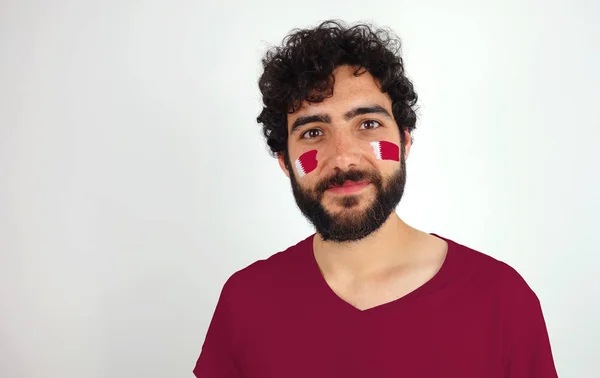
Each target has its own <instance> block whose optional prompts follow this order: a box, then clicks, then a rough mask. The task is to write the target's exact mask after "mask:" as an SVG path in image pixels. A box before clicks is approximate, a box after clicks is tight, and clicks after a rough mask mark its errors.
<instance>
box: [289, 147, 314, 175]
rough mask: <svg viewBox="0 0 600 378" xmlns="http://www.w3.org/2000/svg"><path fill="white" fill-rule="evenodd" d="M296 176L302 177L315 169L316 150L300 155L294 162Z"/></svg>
mask: <svg viewBox="0 0 600 378" xmlns="http://www.w3.org/2000/svg"><path fill="white" fill-rule="evenodd" d="M294 165H295V166H296V172H298V176H300V177H304V176H305V175H307V174H308V173H310V172H312V171H314V170H315V168H317V150H310V151H307V152H305V153H303V154H302V155H300V157H299V158H298V159H296V161H295V162H294Z"/></svg>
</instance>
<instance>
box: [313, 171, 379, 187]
mask: <svg viewBox="0 0 600 378" xmlns="http://www.w3.org/2000/svg"><path fill="white" fill-rule="evenodd" d="M363 180H367V181H369V182H371V183H374V184H376V185H378V184H379V183H380V182H381V177H380V175H379V174H377V173H375V172H367V171H361V170H357V169H352V170H349V171H345V172H342V171H337V172H336V173H335V174H333V175H331V176H329V177H326V178H324V179H322V180H321V181H319V182H318V183H317V185H316V186H315V189H314V190H315V191H316V192H317V193H324V192H325V191H326V190H327V189H329V188H330V187H332V186H341V185H343V184H344V183H345V182H346V181H363Z"/></svg>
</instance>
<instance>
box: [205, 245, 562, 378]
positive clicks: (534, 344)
mask: <svg viewBox="0 0 600 378" xmlns="http://www.w3.org/2000/svg"><path fill="white" fill-rule="evenodd" d="M433 235H435V236H437V237H439V238H442V239H444V240H445V241H446V242H447V243H448V253H447V255H446V259H445V261H444V263H443V265H442V267H441V268H440V270H439V271H438V273H437V274H436V275H435V276H434V277H433V278H432V279H431V280H429V281H428V282H426V283H425V284H423V285H422V286H421V287H419V288H417V289H416V290H414V291H412V292H411V293H409V294H407V295H405V296H404V297H402V298H400V299H398V300H395V301H393V302H389V303H387V304H383V305H380V306H377V307H374V308H371V309H368V310H365V311H361V310H358V309H356V308H355V307H353V306H351V305H350V304H348V303H346V302H345V301H343V300H342V299H341V298H339V297H338V296H337V295H336V294H335V293H334V292H333V290H331V288H330V287H329V286H328V285H327V282H326V281H325V279H324V278H323V276H322V275H321V272H320V270H319V267H318V265H317V262H316V260H315V258H314V254H313V244H312V242H313V237H314V234H313V235H311V236H309V237H308V238H306V239H304V240H302V241H301V242H299V243H298V244H296V245H295V246H292V247H290V248H288V249H287V250H285V251H282V252H279V253H277V254H275V255H273V256H271V257H270V258H268V259H265V260H260V261H257V262H255V263H253V264H252V265H250V266H248V267H246V268H245V269H242V270H240V271H238V272H236V273H235V274H233V275H232V276H231V277H230V278H229V279H228V280H227V282H226V283H225V285H224V286H223V290H222V292H221V296H220V298H219V301H218V304H217V306H216V310H215V312H214V315H213V318H212V321H211V323H210V326H209V329H208V332H207V334H206V338H205V340H204V343H203V347H202V351H201V353H200V357H199V358H198V360H197V363H196V366H195V368H194V371H193V372H194V374H195V375H196V377H198V378H309V377H310V378H337V377H342V378H354V377H356V378H367V377H369V378H371V377H374V378H387V377H390V378H391V377H396V378H397V377H407V378H420V377H423V378H425V377H426V378H438V377H440V378H441V377H443V378H453V377H456V378H484V377H485V378H496V377H497V378H500V377H503V378H517V377H518V378H552V377H557V373H556V369H555V366H554V361H553V357H552V351H551V347H550V342H549V339H548V334H547V330H546V325H545V321H544V317H543V315H542V310H541V306H540V302H539V300H538V298H537V296H536V294H535V293H534V292H533V291H532V290H531V289H530V287H529V286H528V285H527V283H526V282H525V281H524V280H523V278H522V277H521V276H520V275H519V274H518V273H517V272H516V271H515V270H514V269H513V268H511V267H510V266H509V265H507V264H505V263H503V262H501V261H498V260H496V259H494V258H492V257H490V256H488V255H485V254H483V253H480V252H478V251H475V250H472V249H470V248H468V247H465V246H463V245H460V244H458V243H456V242H454V241H452V240H449V239H447V238H444V237H441V236H439V235H437V234H433Z"/></svg>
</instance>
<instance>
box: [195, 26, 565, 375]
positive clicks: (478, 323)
mask: <svg viewBox="0 0 600 378" xmlns="http://www.w3.org/2000/svg"><path fill="white" fill-rule="evenodd" d="M399 46H400V45H399V41H398V39H397V38H392V37H390V33H387V32H385V31H382V30H373V29H371V28H370V27H369V26H367V25H356V26H355V27H350V28H348V27H346V26H344V25H343V24H341V23H338V22H332V21H327V22H324V23H322V24H320V25H319V26H318V27H316V28H315V29H312V30H296V31H295V32H294V33H293V34H291V35H290V36H288V37H287V38H286V40H284V44H283V46H281V47H279V48H275V49H273V50H271V51H270V52H268V53H267V55H266V57H265V58H264V60H263V65H264V73H263V75H262V76H261V78H260V81H259V85H260V89H261V92H262V96H263V102H264V109H263V111H262V113H261V114H260V116H259V117H258V122H260V123H261V124H262V125H263V130H264V134H265V137H266V139H267V143H268V145H269V146H270V148H271V150H272V151H273V153H274V154H275V155H276V156H277V157H278V160H279V165H280V166H281V169H282V170H283V172H284V173H285V174H286V175H287V176H288V177H289V179H290V182H291V186H292V191H293V193H294V197H295V199H296V203H297V205H298V207H299V208H300V210H301V211H302V213H303V214H304V216H306V218H307V219H308V220H309V221H310V222H312V224H313V225H314V226H315V228H316V233H315V234H313V235H311V236H309V237H307V238H306V239H304V240H302V241H300V242H299V243H298V244H296V245H294V246H292V247H290V248H288V249H287V250H285V251H282V252H279V253H277V254H274V255H272V256H271V257H270V258H268V259H265V260H261V261H257V262H255V263H254V264H252V265H250V266H248V267H246V268H245V269H242V270H240V271H238V272H236V273H235V274H233V275H232V276H231V277H230V278H229V280H227V282H226V283H225V285H224V287H223V290H222V292H221V296H220V298H219V301H218V304H217V307H216V310H215V312H214V315H213V318H212V321H211V323H210V326H209V329H208V333H207V335H206V338H205V341H204V344H203V347H202V351H201V353H200V357H199V358H198V360H197V363H196V366H195V369H194V374H195V375H196V377H198V378H234V377H235V378H237V377H244V378H307V377H310V378H325V377H327V378H331V377H343V378H354V377H361V378H364V377H377V378H383V377H410V378H416V377H444V378H450V377H457V378H458V377H459V378H483V377H485V378H496V377H497V378H500V377H510V378H517V377H523V378H525V377H527V378H542V377H543V378H550V377H556V376H557V374H556V370H555V366H554V362H553V357H552V352H551V348H550V343H549V338H548V335H547V330H546V326H545V322H544V318H543V315H542V311H541V306H540V302H539V300H538V298H537V296H536V294H535V293H534V292H533V291H532V290H531V289H530V288H529V286H528V285H527V283H526V282H525V281H524V280H523V278H522V277H521V276H520V275H519V274H518V273H517V272H516V271H515V270H514V269H512V268H511V267H510V266H508V265H507V264H505V263H502V262H500V261H498V260H495V259H493V258H492V257H489V256H487V255H485V254H483V253H480V252H478V251H474V250H472V249H470V248H468V247H466V246H463V245H460V244H459V243H457V242H455V241H453V240H450V239H448V238H445V237H442V236H440V235H437V234H429V233H426V232H423V231H420V230H417V229H415V228H413V227H411V226H409V225H408V224H406V223H405V222H404V221H403V220H402V219H401V218H400V217H399V216H398V215H397V214H396V212H395V208H396V206H397V205H398V203H399V202H400V199H401V197H402V194H403V191H404V184H405V180H406V167H405V160H406V158H407V156H408V154H409V151H410V148H411V133H412V131H413V130H414V128H415V122H416V116H415V112H414V106H415V105H416V101H417V95H416V93H415V92H414V90H413V86H412V84H411V82H410V81H409V80H408V79H407V78H406V76H405V75H404V68H403V61H402V58H401V57H400V55H399V53H398V51H399V49H398V48H399Z"/></svg>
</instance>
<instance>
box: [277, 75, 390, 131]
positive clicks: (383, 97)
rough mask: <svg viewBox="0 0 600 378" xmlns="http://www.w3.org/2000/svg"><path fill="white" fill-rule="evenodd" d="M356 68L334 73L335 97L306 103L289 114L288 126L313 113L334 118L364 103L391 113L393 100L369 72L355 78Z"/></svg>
mask: <svg viewBox="0 0 600 378" xmlns="http://www.w3.org/2000/svg"><path fill="white" fill-rule="evenodd" d="M355 71H356V68H354V67H349V66H340V67H338V68H336V69H335V70H334V71H333V77H334V79H335V84H334V86H333V96H331V97H328V98H326V99H324V100H323V101H322V102H314V103H308V102H306V101H304V102H303V103H302V106H301V107H300V108H299V109H298V110H297V111H296V112H294V113H292V114H288V116H287V118H288V126H289V125H291V124H292V123H293V122H294V120H295V119H296V118H298V117H299V116H302V115H309V114H313V113H324V112H326V113H328V114H330V115H331V116H332V117H336V116H339V115H341V114H343V113H345V112H346V111H347V110H348V109H349V108H352V107H354V106H358V105H362V104H364V103H370V104H378V105H381V106H383V107H385V108H386V109H388V110H390V112H391V106H392V103H391V100H390V98H389V96H388V95H387V94H386V93H383V92H381V87H380V86H379V83H378V82H377V80H376V79H375V78H374V77H373V75H371V74H370V73H369V72H368V71H365V70H361V71H359V75H358V76H355V75H354V72H355Z"/></svg>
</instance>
